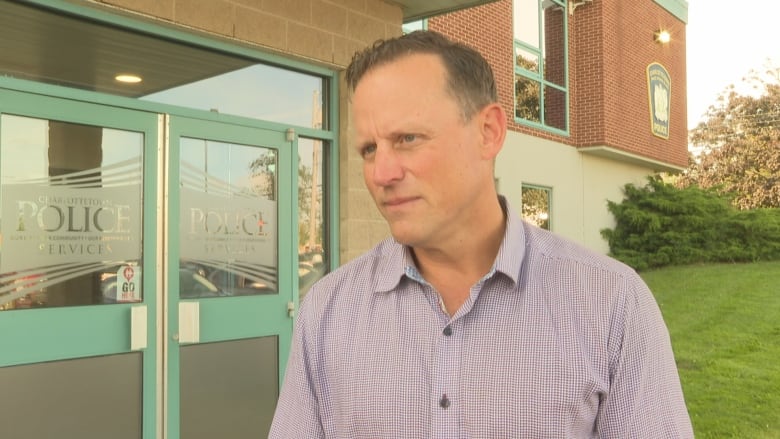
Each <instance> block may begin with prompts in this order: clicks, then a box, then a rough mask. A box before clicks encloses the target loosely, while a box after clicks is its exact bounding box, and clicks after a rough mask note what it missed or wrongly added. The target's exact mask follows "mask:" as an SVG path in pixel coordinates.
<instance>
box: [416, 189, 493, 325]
mask: <svg viewBox="0 0 780 439" xmlns="http://www.w3.org/2000/svg"><path fill="white" fill-rule="evenodd" d="M506 222H507V221H506V213H505V211H504V208H503V206H502V205H500V204H498V203H496V208H495V209H492V210H491V212H490V213H489V214H488V215H486V216H485V217H484V218H483V221H482V222H481V224H480V226H479V227H476V228H475V230H473V233H468V234H467V235H464V236H459V237H456V238H455V239H453V240H452V242H448V243H446V245H445V246H442V247H440V248H412V249H411V250H412V254H413V256H414V258H415V262H416V263H417V267H418V269H419V271H420V274H422V276H423V277H424V278H425V280H426V281H427V282H428V283H430V284H431V285H433V286H434V288H436V290H437V291H438V292H439V294H440V295H441V297H442V300H443V301H444V304H445V306H446V308H447V311H448V313H449V314H450V315H454V314H455V312H456V311H457V310H458V309H459V308H460V306H461V305H462V304H463V302H465V301H466V299H467V298H468V296H469V293H470V289H471V287H472V286H473V285H474V284H475V283H476V282H477V281H479V280H480V279H481V278H482V277H484V276H485V275H486V274H487V273H488V272H489V271H490V270H491V268H492V266H493V263H494V261H495V259H496V255H497V254H498V250H499V248H500V247H501V242H502V241H503V239H504V233H505V231H506Z"/></svg>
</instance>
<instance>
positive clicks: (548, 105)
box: [513, 0, 568, 133]
mask: <svg viewBox="0 0 780 439" xmlns="http://www.w3.org/2000/svg"><path fill="white" fill-rule="evenodd" d="M513 5H514V10H513V16H514V57H515V68H514V69H515V71H514V75H515V118H516V119H517V120H518V121H520V122H523V123H527V124H529V125H533V126H541V127H544V128H548V129H551V130H553V131H563V132H564V133H566V132H568V111H567V108H568V74H567V63H566V42H567V24H568V18H567V17H568V14H567V12H566V2H565V1H564V0H544V1H541V2H540V1H538V0H515V1H514V3H513Z"/></svg>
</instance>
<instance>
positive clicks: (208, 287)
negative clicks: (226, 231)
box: [100, 267, 229, 303]
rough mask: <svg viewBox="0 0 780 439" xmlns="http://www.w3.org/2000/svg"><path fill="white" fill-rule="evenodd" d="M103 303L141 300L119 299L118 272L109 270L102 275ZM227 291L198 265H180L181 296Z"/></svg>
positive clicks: (214, 294)
mask: <svg viewBox="0 0 780 439" xmlns="http://www.w3.org/2000/svg"><path fill="white" fill-rule="evenodd" d="M100 278H101V291H102V293H103V303H118V302H139V301H141V300H142V299H141V297H139V298H138V300H131V301H127V300H124V301H117V281H116V272H107V273H102V274H101V275H100ZM228 295H229V294H227V293H226V292H225V291H223V290H221V289H220V288H219V287H217V286H216V285H214V283H213V282H211V281H210V280H208V279H206V277H205V276H204V274H203V272H202V270H200V269H198V268H196V267H179V298H181V299H199V298H205V297H223V296H228Z"/></svg>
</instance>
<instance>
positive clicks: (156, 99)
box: [0, 0, 687, 439]
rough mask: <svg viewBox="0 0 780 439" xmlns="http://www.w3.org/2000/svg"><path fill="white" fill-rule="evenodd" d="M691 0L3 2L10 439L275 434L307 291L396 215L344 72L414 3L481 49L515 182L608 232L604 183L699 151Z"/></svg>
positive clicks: (578, 229)
mask: <svg viewBox="0 0 780 439" xmlns="http://www.w3.org/2000/svg"><path fill="white" fill-rule="evenodd" d="M686 8H687V5H686V3H685V2H684V1H681V0H665V1H660V0H656V1H653V0H643V1H641V2H633V3H631V4H628V3H625V2H605V1H602V0H594V1H585V2H581V3H574V2H569V3H566V2H563V1H561V0H551V1H544V2H538V1H536V0H516V1H515V2H514V3H513V2H511V1H507V0H498V1H463V0H461V1H458V0H452V1H435V2H418V1H383V0H292V1H288V0H75V1H72V0H67V1H66V0H27V1H10V0H2V1H0V36H2V38H0V54H2V55H0V387H2V388H3V396H0V431H2V432H3V434H2V435H3V437H5V436H8V437H14V438H20V439H26V438H40V437H111V438H139V437H141V438H144V439H149V438H166V439H177V438H212V437H234V438H243V437H247V438H248V437H264V436H265V435H266V432H267V430H268V428H269V425H270V420H271V416H272V414H273V409H274V407H275V402H276V398H277V396H278V392H279V386H280V383H281V381H282V379H283V371H284V367H285V363H286V358H287V355H288V352H289V343H290V338H291V334H292V326H293V321H294V316H295V312H296V309H297V307H298V303H299V301H300V298H301V297H302V296H303V295H304V294H305V292H306V290H307V289H308V287H309V286H310V285H311V283H312V282H314V281H315V280H316V279H318V278H319V277H321V276H322V275H323V274H324V273H325V272H327V271H328V270H330V269H333V268H335V267H336V266H338V265H339V264H341V263H344V262H346V261H348V260H350V259H352V258H354V257H356V256H357V255H359V254H361V253H362V252H364V251H365V250H367V249H369V248H370V247H371V246H373V245H374V244H375V243H376V242H378V241H379V240H381V239H382V238H384V237H385V236H387V234H388V229H387V226H386V225H385V222H384V221H383V220H382V218H381V217H380V216H379V214H378V213H377V211H376V209H375V207H374V205H373V201H372V200H371V198H370V196H369V194H368V193H367V191H366V190H365V188H364V184H363V178H362V163H361V159H360V157H359V156H358V155H357V153H356V152H355V151H354V149H353V148H350V144H351V128H350V111H351V108H350V103H349V99H348V96H347V91H346V87H345V86H343V70H344V68H345V67H346V65H347V64H348V63H349V61H350V59H351V57H352V54H353V53H354V52H355V51H356V50H359V49H361V48H363V47H366V46H367V45H370V44H372V43H373V42H374V41H375V40H377V39H380V38H387V37H393V36H397V35H400V34H401V33H402V32H403V30H402V24H404V23H410V22H414V21H415V20H420V19H426V22H425V25H426V26H427V27H429V28H430V29H436V30H439V31H441V32H444V33H447V34H449V35H451V36H452V37H453V38H456V39H459V40H462V41H464V42H466V43H468V44H470V45H473V46H475V47H476V48H478V49H479V50H480V51H481V52H482V53H483V54H485V56H486V57H487V58H488V60H489V61H490V62H491V64H492V66H493V68H494V70H495V73H496V76H497V79H498V82H499V93H500V99H501V102H502V104H503V105H504V106H505V108H506V110H507V114H508V115H510V129H511V132H510V134H509V136H508V138H507V143H506V145H505V147H504V151H503V152H502V156H501V157H500V158H499V160H498V161H497V167H496V180H497V184H498V186H499V190H500V192H502V193H504V194H506V195H507V196H508V197H509V198H510V200H511V202H512V203H513V205H514V206H515V207H516V208H518V209H522V210H523V212H524V215H525V216H526V217H527V218H528V219H529V220H530V221H536V222H537V223H538V224H539V225H541V226H543V227H548V228H550V229H551V230H553V231H555V232H558V233H561V234H563V235H566V236H569V237H571V238H573V239H575V240H579V241H581V242H583V243H585V244H587V245H589V246H591V247H594V248H596V249H599V250H602V251H605V247H604V246H605V244H604V243H603V241H602V240H601V239H600V237H599V235H598V230H599V229H600V228H603V227H606V226H609V225H610V224H611V218H609V216H608V214H607V212H606V206H605V201H606V200H607V199H615V200H617V199H619V198H620V197H621V194H620V187H621V186H622V185H623V184H625V183H628V182H637V181H641V179H642V178H643V177H644V176H645V175H648V174H649V173H652V172H655V171H658V170H674V169H679V168H681V167H682V166H684V165H685V160H686V155H685V151H686V141H685V139H686V134H685V126H686V121H685V111H684V109H685V83H684V80H685V63H684V54H685V50H684V49H685V46H684V36H685V27H684V24H685V12H686ZM659 30H669V31H670V32H671V35H672V40H671V42H669V43H668V44H666V45H659V44H658V43H656V42H654V41H653V39H652V38H653V33H654V32H656V31H659ZM534 35H535V36H534ZM651 115H652V118H651ZM653 118H654V119H653ZM651 128H652V130H651Z"/></svg>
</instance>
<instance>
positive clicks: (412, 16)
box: [388, 0, 496, 23]
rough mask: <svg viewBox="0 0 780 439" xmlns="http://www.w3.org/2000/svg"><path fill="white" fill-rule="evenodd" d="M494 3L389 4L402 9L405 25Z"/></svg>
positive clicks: (436, 0) (426, 0) (414, 0)
mask: <svg viewBox="0 0 780 439" xmlns="http://www.w3.org/2000/svg"><path fill="white" fill-rule="evenodd" d="M494 1H496V0H388V2H389V3H395V4H397V5H399V6H400V7H401V10H403V13H404V23H408V22H410V21H415V20H421V19H423V18H429V17H433V16H434V15H441V14H446V13H448V12H453V11H457V10H459V9H466V8H471V7H474V6H480V5H484V4H486V3H492V2H494Z"/></svg>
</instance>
